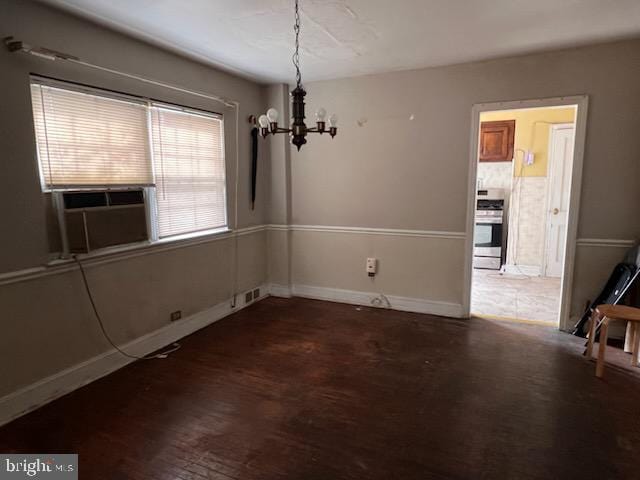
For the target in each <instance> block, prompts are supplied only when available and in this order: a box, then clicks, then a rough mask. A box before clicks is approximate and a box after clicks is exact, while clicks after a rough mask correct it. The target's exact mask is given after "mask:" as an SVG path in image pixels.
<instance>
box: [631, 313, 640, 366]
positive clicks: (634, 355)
mask: <svg viewBox="0 0 640 480" xmlns="http://www.w3.org/2000/svg"><path fill="white" fill-rule="evenodd" d="M631 330H632V331H633V337H632V338H633V341H632V343H631V348H632V350H631V366H632V367H637V366H638V358H639V357H640V331H639V330H640V327H639V326H638V323H636V322H633V326H632V327H631Z"/></svg>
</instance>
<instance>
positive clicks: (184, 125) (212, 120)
mask: <svg viewBox="0 0 640 480" xmlns="http://www.w3.org/2000/svg"><path fill="white" fill-rule="evenodd" d="M151 125H152V128H151V130H152V144H153V158H154V166H155V174H156V203H157V220H158V236H159V237H160V238H163V237H168V236H172V235H179V234H185V233H192V232H198V231H202V230H209V229H215V228H222V227H224V226H226V224H227V218H226V217H227V215H226V193H225V160H224V133H223V126H222V118H221V117H219V116H216V115H212V114H206V113H200V112H195V111H191V110H182V109H175V108H171V107H167V106H164V105H159V104H153V105H152V106H151Z"/></svg>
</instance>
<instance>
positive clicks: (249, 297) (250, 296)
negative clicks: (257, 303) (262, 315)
mask: <svg viewBox="0 0 640 480" xmlns="http://www.w3.org/2000/svg"><path fill="white" fill-rule="evenodd" d="M251 300H253V292H252V291H248V292H247V293H245V294H244V303H250V302H251Z"/></svg>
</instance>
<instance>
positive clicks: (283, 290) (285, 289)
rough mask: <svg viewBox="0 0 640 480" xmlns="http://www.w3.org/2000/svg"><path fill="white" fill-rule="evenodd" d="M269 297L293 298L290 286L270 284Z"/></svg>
mask: <svg viewBox="0 0 640 480" xmlns="http://www.w3.org/2000/svg"><path fill="white" fill-rule="evenodd" d="M269 295H271V296H273V297H282V298H291V296H292V292H291V287H290V286H289V285H280V284H278V283H271V284H269Z"/></svg>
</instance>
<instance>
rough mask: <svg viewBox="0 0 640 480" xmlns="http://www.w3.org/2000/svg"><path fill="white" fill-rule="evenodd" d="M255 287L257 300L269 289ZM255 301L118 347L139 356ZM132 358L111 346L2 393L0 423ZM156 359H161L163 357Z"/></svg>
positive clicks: (240, 300) (220, 308)
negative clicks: (99, 352) (64, 367)
mask: <svg viewBox="0 0 640 480" xmlns="http://www.w3.org/2000/svg"><path fill="white" fill-rule="evenodd" d="M257 288H260V293H261V296H260V297H259V298H258V299H257V300H262V299H263V298H265V297H266V296H267V295H268V291H269V289H268V286H267V285H261V286H259V287H257ZM255 302H256V300H253V301H252V302H249V303H245V301H244V295H238V297H237V305H236V307H235V308H231V300H226V301H224V302H222V303H219V304H217V305H215V306H213V307H211V308H208V309H207V310H204V311H202V312H198V313H196V314H194V315H191V316H189V317H185V318H183V319H182V320H178V321H177V322H173V323H170V324H169V325H167V326H165V327H163V328H160V329H159V330H156V331H154V332H151V333H149V334H147V335H144V336H142V337H139V338H136V339H135V340H132V341H131V342H129V343H127V344H125V345H122V346H120V348H122V349H123V350H124V351H125V352H127V353H129V354H131V355H135V356H139V357H140V356H144V355H147V354H149V353H151V352H153V351H155V350H158V349H160V348H162V347H164V346H166V345H169V344H171V343H172V342H175V341H177V340H180V339H181V338H183V337H186V336H187V335H190V334H192V333H193V332H196V331H197V330H200V329H201V328H204V327H206V326H208V325H211V324H212V323H214V322H217V321H218V320H220V319H222V318H224V317H226V316H227V315H230V314H232V313H234V312H237V311H239V310H242V309H243V308H244V307H246V306H247V305H249V304H251V303H255ZM132 361H134V360H133V359H131V358H128V357H125V356H124V355H122V354H121V353H119V352H118V351H116V350H115V349H111V350H109V351H107V352H105V353H102V354H100V355H97V356H95V357H93V358H90V359H89V360H86V361H84V362H82V363H79V364H77V365H74V366H72V367H69V368H67V369H65V370H62V371H61V372H58V373H55V374H53V375H51V376H49V377H46V378H43V379H42V380H39V381H37V382H35V383H32V384H31V385H27V386H26V387H24V388H21V389H20V390H17V391H15V392H12V393H10V394H8V395H5V396H4V397H2V398H0V425H4V424H5V423H8V422H10V421H11V420H14V419H16V418H18V417H19V416H21V415H24V414H26V413H29V412H31V411H33V410H35V409H37V408H39V407H41V406H43V405H45V404H47V403H49V402H51V401H53V400H55V399H56V398H59V397H61V396H63V395H66V394H67V393H70V392H72V391H73V390H76V389H78V388H80V387H82V386H84V385H87V384H88V383H91V382H93V381H95V380H98V379H99V378H102V377H104V376H105V375H108V374H110V373H112V372H115V371H116V370H118V369H120V368H122V367H124V366H125V365H127V364H129V363H131V362H132ZM157 361H158V362H162V360H157Z"/></svg>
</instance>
